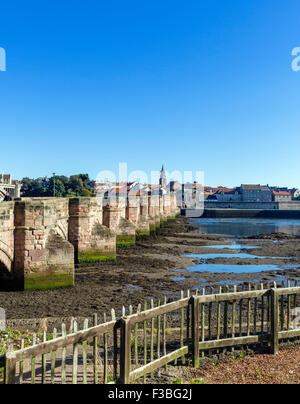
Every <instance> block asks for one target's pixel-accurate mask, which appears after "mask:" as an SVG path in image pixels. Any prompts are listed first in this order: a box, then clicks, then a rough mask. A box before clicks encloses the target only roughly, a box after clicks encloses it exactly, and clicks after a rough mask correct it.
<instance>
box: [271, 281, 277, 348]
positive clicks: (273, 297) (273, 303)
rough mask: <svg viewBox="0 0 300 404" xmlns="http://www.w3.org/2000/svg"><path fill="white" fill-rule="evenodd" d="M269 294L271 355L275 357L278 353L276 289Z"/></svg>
mask: <svg viewBox="0 0 300 404" xmlns="http://www.w3.org/2000/svg"><path fill="white" fill-rule="evenodd" d="M270 294H271V353H272V354H273V355H277V354H278V353H279V339H278V332H279V301H278V300H279V299H278V292H277V291H276V289H271V290H270Z"/></svg>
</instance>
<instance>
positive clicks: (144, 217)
mask: <svg viewBox="0 0 300 404" xmlns="http://www.w3.org/2000/svg"><path fill="white" fill-rule="evenodd" d="M139 202H140V216H139V221H138V224H137V231H136V233H137V235H138V236H149V235H150V218H149V214H148V195H141V196H140V198H139Z"/></svg>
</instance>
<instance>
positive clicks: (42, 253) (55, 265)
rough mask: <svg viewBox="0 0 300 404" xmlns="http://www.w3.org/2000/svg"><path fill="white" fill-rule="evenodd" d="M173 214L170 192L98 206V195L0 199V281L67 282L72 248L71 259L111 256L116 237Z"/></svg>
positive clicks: (123, 239) (129, 237)
mask: <svg viewBox="0 0 300 404" xmlns="http://www.w3.org/2000/svg"><path fill="white" fill-rule="evenodd" d="M103 206H104V208H103ZM178 213H179V209H178V207H177V206H176V196H175V194H174V195H173V194H171V195H170V197H169V196H159V195H152V196H148V195H146V196H133V197H130V198H128V200H127V198H121V197H119V198H111V199H106V200H105V201H104V205H103V204H102V200H99V198H72V199H70V200H69V199H67V198H33V199H30V198H24V199H20V200H18V201H15V202H2V203H1V204H0V282H1V279H2V280H3V279H5V278H6V277H9V276H13V277H14V279H16V280H21V281H22V282H23V283H24V285H23V286H24V287H25V288H26V285H27V286H28V287H30V288H33V289H34V288H35V285H37V286H38V287H45V288H48V287H53V286H54V287H57V285H58V286H59V285H61V286H66V285H70V284H73V282H74V258H75V254H74V247H75V250H76V253H77V258H78V257H79V256H80V254H83V256H85V257H87V258H91V257H94V256H95V253H96V256H97V255H98V256H101V257H103V256H104V257H105V256H106V257H110V258H112V257H113V256H115V251H116V241H117V243H124V244H130V243H132V242H134V241H135V234H136V233H137V234H148V233H149V230H150V227H151V229H152V230H153V229H154V228H155V227H157V226H158V225H160V223H161V221H162V220H164V219H167V218H168V217H170V216H171V217H173V216H175V215H176V214H178ZM69 241H70V242H71V243H72V244H71V243H70V242H69ZM73 246H74V247H73ZM63 278H65V279H63ZM58 279H60V281H57V280H58ZM66 280H67V281H66ZM47 282H48V283H47ZM38 287H37V288H38Z"/></svg>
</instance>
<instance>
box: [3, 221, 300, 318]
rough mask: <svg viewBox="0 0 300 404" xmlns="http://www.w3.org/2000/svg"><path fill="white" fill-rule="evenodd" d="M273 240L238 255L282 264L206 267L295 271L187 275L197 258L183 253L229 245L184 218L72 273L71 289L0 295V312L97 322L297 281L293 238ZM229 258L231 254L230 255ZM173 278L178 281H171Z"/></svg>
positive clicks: (298, 251) (297, 250)
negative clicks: (190, 294) (155, 305)
mask: <svg viewBox="0 0 300 404" xmlns="http://www.w3.org/2000/svg"><path fill="white" fill-rule="evenodd" d="M276 237H277V236H276V235H271V236H266V237H263V236H258V237H256V238H252V239H249V238H248V239H243V240H238V242H242V243H245V244H247V245H250V246H259V247H260V248H257V249H253V250H248V249H247V250H243V252H247V253H249V254H254V255H257V256H263V257H265V256H267V257H273V256H275V257H286V259H272V258H266V259H250V258H246V259H240V258H214V259H211V260H207V261H206V262H208V263H218V264H229V265H230V264H231V265H235V264H238V265H245V264H250V265H251V264H253V263H254V264H260V265H263V264H275V265H283V264H285V265H289V264H296V265H297V268H296V269H288V270H285V271H281V270H280V271H279V270H275V271H268V272H260V273H253V274H247V273H241V274H236V273H231V272H230V266H227V265H224V270H226V273H206V272H198V271H197V272H188V271H186V268H187V267H191V266H193V265H194V264H197V263H199V259H195V258H189V257H184V256H182V255H183V254H202V253H203V254H208V253H209V254H212V253H214V252H215V253H221V252H224V253H228V250H220V249H213V248H207V246H209V245H223V244H230V243H231V242H232V243H233V242H234V240H233V239H231V240H230V241H228V239H226V238H224V236H220V235H200V234H198V233H197V232H196V230H195V228H194V227H193V226H192V225H189V224H188V223H187V221H186V220H185V219H184V218H178V219H176V220H174V221H170V222H168V223H167V224H165V225H164V227H163V228H162V229H160V230H159V231H158V234H157V235H155V236H152V237H150V238H145V239H143V240H139V241H138V242H137V244H136V246H134V247H127V248H120V249H119V250H118V255H117V260H116V261H115V262H107V263H100V264H97V265H90V264H89V265H87V266H85V267H84V266H81V267H80V268H77V269H76V276H75V278H76V279H75V287H74V288H66V289H57V290H51V291H35V292H0V307H3V308H4V309H6V313H7V318H8V319H10V320H11V319H33V318H36V319H38V318H44V317H52V318H53V317H55V318H63V317H64V318H67V317H71V316H74V317H85V316H86V317H90V316H91V315H92V314H93V313H98V314H99V317H100V319H101V316H102V314H103V313H104V312H106V313H109V312H110V310H111V308H115V309H116V310H120V309H121V307H122V306H123V305H124V306H126V307H128V306H129V305H133V306H134V307H137V305H138V304H139V303H143V302H144V300H146V299H150V298H154V299H156V300H158V299H163V298H164V296H167V298H168V300H173V299H176V298H179V296H180V290H187V289H190V290H193V289H195V288H201V287H203V286H206V287H207V286H209V285H211V286H212V287H214V288H217V287H219V286H220V285H221V286H224V285H225V284H229V285H231V284H232V283H234V282H238V283H242V284H243V283H245V284H248V283H249V282H258V281H259V282H271V281H274V280H278V278H279V277H280V278H281V279H295V278H297V277H298V276H299V278H300V259H299V258H289V257H300V242H299V239H296V238H293V237H292V236H287V237H280V235H279V236H278V241H277V242H274V240H275V241H276ZM230 253H234V250H233V251H230ZM282 277H283V278H282ZM174 278H184V279H182V280H180V281H176V280H174Z"/></svg>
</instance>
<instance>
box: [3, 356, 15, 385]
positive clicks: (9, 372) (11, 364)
mask: <svg viewBox="0 0 300 404" xmlns="http://www.w3.org/2000/svg"><path fill="white" fill-rule="evenodd" d="M4 384H16V357H15V354H14V353H13V352H7V354H6V355H5V371H4Z"/></svg>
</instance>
